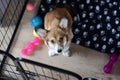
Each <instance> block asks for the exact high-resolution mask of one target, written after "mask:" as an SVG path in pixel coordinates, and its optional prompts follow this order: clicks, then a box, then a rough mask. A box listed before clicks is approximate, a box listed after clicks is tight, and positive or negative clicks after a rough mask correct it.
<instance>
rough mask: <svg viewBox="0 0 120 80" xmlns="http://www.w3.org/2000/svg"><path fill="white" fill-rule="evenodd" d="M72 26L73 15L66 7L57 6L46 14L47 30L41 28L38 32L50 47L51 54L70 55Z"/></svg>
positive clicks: (45, 23)
mask: <svg viewBox="0 0 120 80" xmlns="http://www.w3.org/2000/svg"><path fill="white" fill-rule="evenodd" d="M71 26H72V17H71V15H70V13H69V10H68V9H67V8H65V7H59V8H55V9H54V10H52V11H50V12H48V13H47V14H46V15H45V18H44V27H45V30H43V29H39V30H38V34H39V35H40V36H41V37H42V38H43V40H44V42H45V44H46V45H47V47H48V49H49V51H48V53H49V56H53V55H55V54H63V55H64V56H70V51H69V47H70V43H71V39H72V32H71V30H72V29H71Z"/></svg>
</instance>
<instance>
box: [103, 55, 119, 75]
mask: <svg viewBox="0 0 120 80" xmlns="http://www.w3.org/2000/svg"><path fill="white" fill-rule="evenodd" d="M117 60H118V55H117V54H115V53H114V54H111V55H110V59H109V62H108V63H107V64H106V65H105V66H104V69H103V70H104V72H105V73H111V72H112V67H113V65H114V63H115V62H116V61H117Z"/></svg>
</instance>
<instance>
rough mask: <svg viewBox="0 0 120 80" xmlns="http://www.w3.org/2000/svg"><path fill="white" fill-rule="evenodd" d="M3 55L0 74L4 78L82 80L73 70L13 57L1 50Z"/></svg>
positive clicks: (1, 55)
mask: <svg viewBox="0 0 120 80" xmlns="http://www.w3.org/2000/svg"><path fill="white" fill-rule="evenodd" d="M4 56H7V59H6V61H5V63H4V68H3V69H2V70H1V76H0V78H1V79H4V80H8V79H9V80H82V78H81V76H80V75H78V74H76V73H74V72H71V71H67V70H64V69H60V68H56V67H53V66H49V65H46V64H43V63H39V62H35V61H31V60H28V59H23V58H15V57H13V56H12V55H10V54H9V53H5V52H3V51H1V52H0V57H4ZM0 62H1V59H0Z"/></svg>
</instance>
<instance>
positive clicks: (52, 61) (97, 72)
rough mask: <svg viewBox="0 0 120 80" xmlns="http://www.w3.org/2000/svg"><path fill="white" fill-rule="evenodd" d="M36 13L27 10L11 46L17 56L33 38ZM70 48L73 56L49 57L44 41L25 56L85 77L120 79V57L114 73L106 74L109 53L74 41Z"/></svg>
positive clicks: (105, 79)
mask: <svg viewBox="0 0 120 80" xmlns="http://www.w3.org/2000/svg"><path fill="white" fill-rule="evenodd" d="M35 13H36V10H33V11H31V12H29V11H25V14H24V16H23V19H22V21H21V24H20V26H19V29H18V32H17V35H16V38H15V40H14V44H13V46H12V48H11V53H12V54H13V55H14V56H15V57H23V56H21V54H20V51H21V49H23V48H24V47H25V46H26V44H27V43H28V42H30V41H31V40H32V39H33V33H32V31H33V28H32V27H31V24H30V20H31V18H32V17H33V16H34V15H35ZM70 49H71V51H72V56H71V57H64V56H63V55H57V56H53V57H49V56H48V54H47V51H48V49H47V47H46V46H45V45H44V43H43V44H42V45H41V46H38V47H37V49H36V50H35V51H34V52H33V53H32V54H31V55H30V56H26V57H25V58H27V59H30V60H34V61H37V62H41V63H45V64H49V65H52V66H55V67H59V68H63V69H66V70H70V71H73V72H75V73H78V74H79V75H81V76H82V77H83V78H84V77H93V78H97V79H101V80H120V70H119V69H120V59H119V61H118V62H117V63H116V64H115V65H114V67H113V71H112V74H105V73H104V72H103V70H102V68H103V66H104V65H105V64H106V63H107V62H108V59H109V55H107V54H103V53H100V52H97V51H95V50H92V49H88V48H85V47H82V46H78V45H76V44H73V43H72V44H71V48H70Z"/></svg>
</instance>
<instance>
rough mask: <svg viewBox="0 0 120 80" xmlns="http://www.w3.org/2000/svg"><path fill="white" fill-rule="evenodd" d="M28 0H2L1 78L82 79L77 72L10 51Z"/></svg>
mask: <svg viewBox="0 0 120 80" xmlns="http://www.w3.org/2000/svg"><path fill="white" fill-rule="evenodd" d="M27 2H28V0H0V80H81V76H79V75H78V74H76V73H73V72H70V71H67V70H63V69H60V68H56V67H53V66H49V65H46V64H42V63H38V62H34V61H31V60H27V59H22V58H15V57H13V56H12V55H11V54H10V53H9V50H10V48H11V45H12V43H13V40H14V37H15V34H16V32H17V30H18V27H19V23H20V20H21V18H22V15H23V13H24V10H25V7H26V4H27Z"/></svg>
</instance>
